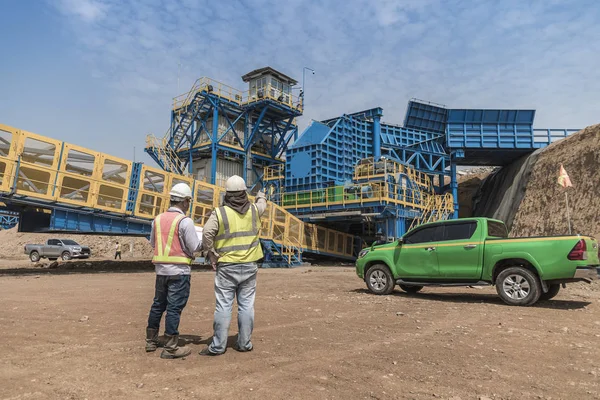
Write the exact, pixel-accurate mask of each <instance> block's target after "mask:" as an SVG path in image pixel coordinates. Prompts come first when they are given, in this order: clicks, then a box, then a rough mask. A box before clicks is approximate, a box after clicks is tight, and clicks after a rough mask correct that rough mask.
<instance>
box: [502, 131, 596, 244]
mask: <svg viewBox="0 0 600 400" xmlns="http://www.w3.org/2000/svg"><path fill="white" fill-rule="evenodd" d="M561 163H562V164H563V165H564V167H565V169H566V170H567V172H568V174H569V176H570V178H571V181H572V183H573V187H572V188H569V189H567V192H568V196H569V208H570V212H571V224H572V227H573V233H577V234H585V235H592V236H595V237H596V238H600V124H598V125H594V126H590V127H588V128H586V129H584V130H583V131H580V132H578V133H576V134H573V135H572V136H570V137H568V138H566V139H563V140H561V141H559V142H556V143H553V144H552V145H550V146H548V147H547V148H545V149H544V150H543V151H542V152H540V154H539V157H538V159H537V161H536V163H535V165H534V166H533V169H532V171H531V175H530V177H529V181H528V182H527V185H526V189H525V195H524V197H523V200H522V201H521V203H520V205H515V206H517V207H518V211H517V213H516V215H515V219H514V223H513V228H512V230H511V236H532V235H560V234H567V233H568V223H567V214H566V210H565V208H566V207H565V189H563V188H562V187H560V186H559V185H558V184H557V179H558V172H559V168H560V164H561Z"/></svg>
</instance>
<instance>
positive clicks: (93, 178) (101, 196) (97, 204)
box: [0, 124, 353, 260]
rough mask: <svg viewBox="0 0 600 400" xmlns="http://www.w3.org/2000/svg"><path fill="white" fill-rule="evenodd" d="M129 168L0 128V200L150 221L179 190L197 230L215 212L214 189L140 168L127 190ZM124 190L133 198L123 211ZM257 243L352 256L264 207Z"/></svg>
mask: <svg viewBox="0 0 600 400" xmlns="http://www.w3.org/2000/svg"><path fill="white" fill-rule="evenodd" d="M132 168H133V163H132V162H131V161H127V160H124V159H120V158H117V157H113V156H110V155H107V154H103V153H98V152H95V151H92V150H89V149H86V148H83V147H79V146H75V145H72V144H69V143H65V142H61V141H58V140H54V139H50V138H48V137H44V136H40V135H37V134H34V133H31V132H27V131H24V130H19V129H16V128H13V127H10V126H6V125H2V124H0V194H3V195H5V196H6V195H17V196H26V197H28V198H31V199H35V200H41V201H45V202H47V203H48V204H49V206H51V205H53V204H55V203H56V204H59V205H60V204H67V205H70V206H79V207H81V208H85V209H94V210H100V211H106V212H110V213H112V214H117V215H119V214H120V215H123V216H134V217H138V218H141V219H146V220H151V219H153V218H154V217H155V216H156V215H158V214H160V213H161V212H164V211H166V210H167V208H168V206H169V194H168V193H169V190H170V188H171V187H172V185H174V184H176V183H179V182H185V183H188V184H189V185H190V187H192V188H193V195H194V197H193V199H192V204H191V207H190V212H189V215H190V217H192V218H193V220H194V222H195V224H196V225H198V226H203V225H204V224H205V223H206V221H207V219H208V217H209V216H210V213H211V212H212V210H213V209H214V208H216V207H218V206H220V205H221V204H222V198H223V196H224V192H225V189H223V188H221V187H218V186H215V185H211V184H209V183H206V182H202V181H199V180H195V179H193V178H191V177H188V176H182V175H178V174H174V173H169V172H165V171H164V170H161V169H158V168H153V167H149V166H146V165H142V167H141V174H140V177H139V180H138V182H130V179H131V176H132V174H131V172H132ZM132 184H134V186H133V189H132V190H134V191H135V192H136V193H137V196H135V198H136V200H135V203H134V204H133V205H132V207H128V198H131V196H129V195H130V193H129V191H130V187H132ZM251 198H252V197H251ZM128 209H130V210H131V211H127V210H128ZM260 236H261V238H262V239H265V240H271V241H273V242H274V243H276V244H279V245H281V246H282V247H283V249H284V253H286V255H287V256H289V257H290V260H291V255H292V254H293V253H294V252H296V254H298V253H301V252H303V251H308V252H313V253H321V254H323V253H326V254H328V255H338V256H343V257H352V256H353V245H352V243H353V236H352V235H349V234H346V233H341V232H337V231H334V230H329V229H325V228H321V227H317V226H314V225H311V224H307V223H304V222H302V221H301V220H299V219H298V218H296V217H295V216H293V215H292V214H290V213H289V212H288V211H286V210H285V209H284V208H283V207H281V206H278V205H276V204H273V203H271V202H268V206H267V210H266V211H265V213H264V215H263V217H262V228H261V233H260Z"/></svg>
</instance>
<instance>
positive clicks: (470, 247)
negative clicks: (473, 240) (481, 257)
mask: <svg viewBox="0 0 600 400" xmlns="http://www.w3.org/2000/svg"><path fill="white" fill-rule="evenodd" d="M475 247H477V245H476V244H468V245H466V246H465V249H474V248H475Z"/></svg>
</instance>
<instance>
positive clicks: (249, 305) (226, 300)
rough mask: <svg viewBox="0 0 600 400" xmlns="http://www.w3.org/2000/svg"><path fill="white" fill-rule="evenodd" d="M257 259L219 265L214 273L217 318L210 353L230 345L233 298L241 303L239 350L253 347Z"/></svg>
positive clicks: (222, 350) (222, 349)
mask: <svg viewBox="0 0 600 400" xmlns="http://www.w3.org/2000/svg"><path fill="white" fill-rule="evenodd" d="M257 272H258V265H257V264H256V263H255V262H251V263H244V264H220V265H218V266H217V273H216V275H215V298H216V303H217V304H216V308H215V321H214V324H213V329H214V334H213V338H212V343H211V344H210V345H209V346H208V350H209V351H210V352H211V353H218V354H220V353H224V352H225V348H226V346H227V335H228V332H229V323H230V322H231V310H232V308H233V298H234V297H236V296H237V304H238V338H237V345H238V348H239V349H240V350H246V351H248V350H252V342H251V341H250V339H251V336H252V329H253V328H254V297H255V294H256V274H257Z"/></svg>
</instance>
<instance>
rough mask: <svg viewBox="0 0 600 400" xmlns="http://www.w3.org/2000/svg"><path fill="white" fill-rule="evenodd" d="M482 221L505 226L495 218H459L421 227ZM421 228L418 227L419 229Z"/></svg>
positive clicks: (429, 223)
mask: <svg viewBox="0 0 600 400" xmlns="http://www.w3.org/2000/svg"><path fill="white" fill-rule="evenodd" d="M481 221H492V222H499V223H501V224H504V222H503V221H500V220H499V219H493V218H487V217H470V218H458V219H445V220H442V221H435V222H428V223H426V224H422V225H419V226H425V225H427V226H429V225H439V224H453V223H461V222H481ZM419 226H417V228H418V227H419ZM415 229H416V228H415Z"/></svg>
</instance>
